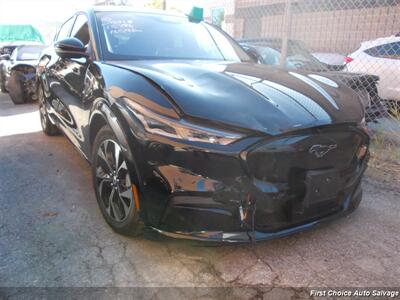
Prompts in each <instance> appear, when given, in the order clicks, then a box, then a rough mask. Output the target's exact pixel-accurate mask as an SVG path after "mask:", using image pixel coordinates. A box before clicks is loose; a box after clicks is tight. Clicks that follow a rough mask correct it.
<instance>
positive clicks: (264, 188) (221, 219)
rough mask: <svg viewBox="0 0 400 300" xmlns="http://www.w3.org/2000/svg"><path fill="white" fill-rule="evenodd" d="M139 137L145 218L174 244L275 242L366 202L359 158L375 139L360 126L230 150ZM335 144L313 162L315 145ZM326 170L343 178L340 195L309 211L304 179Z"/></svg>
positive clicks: (251, 141) (255, 141)
mask: <svg viewBox="0 0 400 300" xmlns="http://www.w3.org/2000/svg"><path fill="white" fill-rule="evenodd" d="M130 127H131V128H133V126H130ZM136 132H138V131H137V130H136ZM140 135H141V140H142V142H140V143H137V144H136V145H134V146H135V147H132V148H133V149H135V150H136V157H143V159H142V160H140V161H136V163H137V169H138V173H139V174H140V177H141V178H140V180H139V181H140V185H139V186H140V190H141V201H140V207H141V217H142V218H143V220H144V222H145V224H146V225H147V226H148V227H150V228H153V229H154V230H156V231H158V232H159V233H162V234H164V235H167V236H171V237H175V238H185V239H192V240H200V241H214V242H238V243H241V242H249V241H253V240H268V239H271V238H276V237H280V236H285V235H288V234H291V233H295V232H299V231H303V230H306V229H309V228H311V227H314V226H315V225H317V224H319V223H321V222H325V221H327V220H331V219H334V218H337V217H340V216H342V215H345V214H348V213H350V212H351V211H353V210H354V209H355V207H357V206H358V203H359V201H360V200H361V187H360V182H361V177H362V174H363V172H364V170H365V169H366V166H367V160H368V159H367V155H365V156H363V157H362V159H361V158H359V157H357V153H358V151H359V149H360V148H361V147H362V146H368V144H369V137H368V136H367V135H366V134H365V132H363V131H362V130H361V129H360V128H358V127H356V126H350V125H343V126H338V125H336V126H327V127H324V128H318V129H315V128H311V129H309V130H303V131H298V132H296V133H294V134H288V135H282V136H276V137H269V138H266V137H262V136H261V137H251V138H246V139H244V140H241V141H238V142H236V143H233V144H231V145H228V146H218V145H204V144H199V143H182V141H177V140H170V139H167V138H163V137H155V136H148V135H147V134H146V133H144V132H143V133H142V134H140ZM332 141H334V142H335V143H337V148H335V150H334V151H331V152H330V153H328V154H326V156H324V158H323V159H320V158H317V157H316V156H315V155H314V154H312V153H311V154H310V148H311V147H312V146H313V145H316V144H317V145H318V144H322V145H325V144H328V143H332ZM325 169H327V170H332V169H337V170H338V177H340V182H341V184H340V186H339V188H338V192H337V195H335V197H334V198H332V197H331V196H330V198H326V197H325V196H326V195H325V196H324V198H323V199H322V200H323V201H321V199H317V200H318V201H316V202H315V203H314V202H313V200H312V201H311V204H310V203H308V202H307V201H305V199H306V198H307V199H308V200H310V199H309V198H310V197H306V194H307V186H306V184H305V182H304V181H305V176H306V175H307V174H308V172H309V171H314V170H325ZM331 195H332V194H331ZM317 198H318V197H317ZM305 202H307V203H305Z"/></svg>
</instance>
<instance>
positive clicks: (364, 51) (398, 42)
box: [345, 36, 400, 102]
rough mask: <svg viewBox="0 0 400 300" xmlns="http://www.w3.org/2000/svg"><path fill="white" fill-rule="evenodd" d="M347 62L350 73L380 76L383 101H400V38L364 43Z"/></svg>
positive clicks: (386, 38) (379, 85)
mask: <svg viewBox="0 0 400 300" xmlns="http://www.w3.org/2000/svg"><path fill="white" fill-rule="evenodd" d="M345 62H346V68H347V70H348V71H349V72H359V73H367V74H373V75H377V76H379V79H380V80H379V84H378V94H379V96H380V97H381V98H382V99H385V100H394V101H398V102H399V101H400V36H390V37H385V38H379V39H376V40H373V41H368V42H363V43H362V44H361V47H360V48H359V49H358V50H357V51H355V52H353V53H352V54H350V55H349V56H348V57H346V58H345Z"/></svg>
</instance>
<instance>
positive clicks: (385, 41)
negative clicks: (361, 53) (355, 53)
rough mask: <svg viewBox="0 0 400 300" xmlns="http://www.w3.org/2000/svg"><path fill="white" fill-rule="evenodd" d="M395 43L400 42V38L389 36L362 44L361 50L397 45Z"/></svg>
mask: <svg viewBox="0 0 400 300" xmlns="http://www.w3.org/2000/svg"><path fill="white" fill-rule="evenodd" d="M395 42H400V36H394V35H392V36H388V37H382V38H378V39H376V40H371V41H365V42H362V43H361V47H360V50H365V49H369V48H372V47H375V46H380V45H384V44H389V43H395Z"/></svg>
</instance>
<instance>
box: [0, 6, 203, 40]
mask: <svg viewBox="0 0 400 300" xmlns="http://www.w3.org/2000/svg"><path fill="white" fill-rule="evenodd" d="M203 1H204V0H167V5H168V7H176V8H179V9H180V10H181V11H184V12H185V11H189V10H190V8H191V7H193V6H194V5H198V4H201V3H202V2H203ZM132 2H134V3H137V4H136V5H137V6H139V7H140V6H144V5H145V4H146V3H148V2H150V0H135V1H132ZM93 3H94V0H0V24H31V25H33V26H35V27H36V28H37V29H38V30H39V31H40V32H41V33H42V35H43V37H44V38H45V40H46V42H47V43H49V42H50V41H51V40H52V37H53V36H54V34H55V33H56V31H57V28H58V27H59V26H60V25H61V24H62V23H63V22H64V21H65V20H66V19H67V18H68V17H69V16H71V15H72V14H73V13H74V12H76V11H77V10H80V9H85V8H87V7H89V6H91V5H92V4H93Z"/></svg>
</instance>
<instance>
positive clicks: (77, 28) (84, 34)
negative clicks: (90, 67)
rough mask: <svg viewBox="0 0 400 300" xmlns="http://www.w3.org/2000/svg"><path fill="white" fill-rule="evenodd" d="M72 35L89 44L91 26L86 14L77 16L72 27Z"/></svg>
mask: <svg viewBox="0 0 400 300" xmlns="http://www.w3.org/2000/svg"><path fill="white" fill-rule="evenodd" d="M71 37H75V38H77V39H78V40H80V41H81V42H82V43H83V44H84V45H85V46H87V45H88V44H89V41H90V38H89V27H88V20H87V18H86V16H85V15H82V14H80V15H78V16H77V17H76V20H75V23H74V26H73V27H72V31H71Z"/></svg>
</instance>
